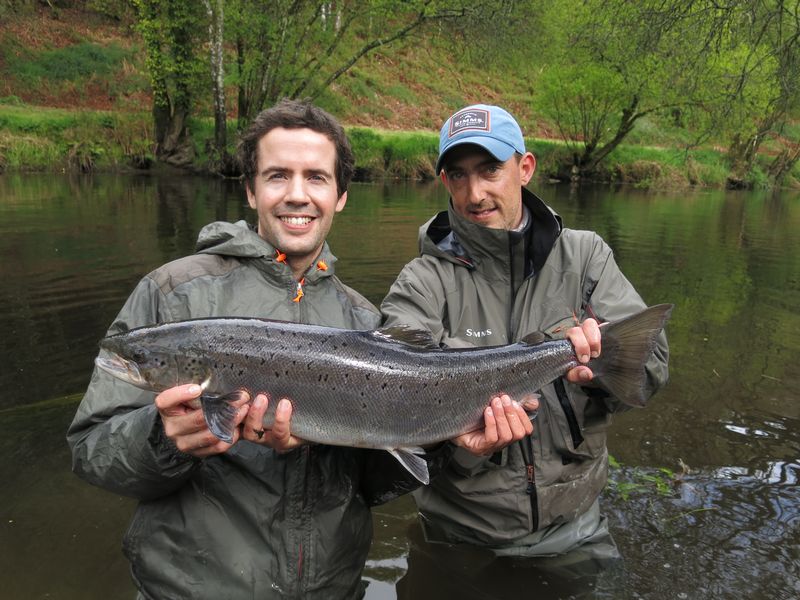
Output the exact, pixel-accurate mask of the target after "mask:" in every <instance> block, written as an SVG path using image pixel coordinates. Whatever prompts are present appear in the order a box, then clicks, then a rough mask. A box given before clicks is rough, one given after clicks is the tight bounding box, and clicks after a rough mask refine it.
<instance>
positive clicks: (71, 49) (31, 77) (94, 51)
mask: <svg viewBox="0 0 800 600" xmlns="http://www.w3.org/2000/svg"><path fill="white" fill-rule="evenodd" d="M0 51H2V54H3V59H4V61H5V63H6V68H7V69H8V73H9V74H10V75H11V76H13V77H15V78H16V79H17V80H18V81H19V82H20V83H23V84H29V85H34V84H36V83H38V82H40V81H42V80H44V81H53V82H61V81H78V80H82V79H87V78H90V77H92V76H103V75H108V74H110V73H112V72H113V71H115V70H116V69H117V67H118V66H119V65H120V64H121V63H122V61H123V60H125V59H126V58H129V57H130V56H131V52H130V51H129V50H126V49H124V48H121V47H120V46H117V45H116V44H110V45H108V46H101V45H98V44H92V43H90V42H82V43H80V44H76V45H73V46H66V47H64V48H55V49H52V50H41V51H31V50H24V49H23V50H20V49H18V47H16V46H12V44H11V43H10V42H8V41H7V42H6V43H4V44H3V46H2V48H0Z"/></svg>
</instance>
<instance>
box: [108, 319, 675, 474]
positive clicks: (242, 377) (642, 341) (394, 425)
mask: <svg viewBox="0 0 800 600" xmlns="http://www.w3.org/2000/svg"><path fill="white" fill-rule="evenodd" d="M671 308H672V307H671V305H658V306H654V307H651V308H648V309H645V310H644V311H642V312H640V313H638V314H636V315H633V316H632V317H628V318H627V319H624V320H621V321H618V322H616V323H611V324H608V325H606V326H604V327H603V329H602V336H603V339H602V345H603V349H602V354H601V356H600V357H599V358H598V359H594V360H593V361H591V362H590V363H589V366H590V367H591V368H592V369H593V371H595V373H596V374H597V375H598V379H599V381H600V383H601V384H604V385H605V387H607V388H608V390H609V391H610V392H611V393H612V394H614V395H615V396H617V397H618V398H620V399H621V400H622V401H624V402H627V403H629V404H633V405H638V404H642V403H643V402H644V398H643V397H642V394H643V389H644V384H645V379H646V376H645V372H644V368H643V367H644V362H645V361H646V360H647V358H648V357H649V355H650V353H651V352H652V351H653V349H654V347H655V340H656V337H657V336H658V334H659V333H660V331H661V330H662V328H663V327H664V324H665V323H666V320H667V318H668V317H669V314H670V311H671ZM535 342H536V343H535ZM101 349H102V350H103V353H101V356H100V357H98V359H97V364H98V366H100V367H101V368H102V369H104V370H106V371H108V372H109V373H111V374H112V375H114V376H115V377H118V378H120V379H124V380H125V381H128V382H129V383H132V384H134V385H137V386H139V387H142V388H145V389H149V390H153V391H155V392H158V391H162V390H164V389H167V388H170V387H173V386H175V385H180V384H185V383H198V384H201V385H202V386H203V388H204V393H203V396H202V398H201V402H202V406H203V411H204V415H205V418H206V422H207V423H208V426H209V429H210V430H211V431H212V432H213V433H214V434H215V435H217V437H219V438H220V439H222V440H225V441H231V440H232V435H233V427H234V416H235V414H236V411H235V410H234V409H232V408H231V407H230V401H232V400H233V399H235V398H236V397H238V390H241V389H244V390H247V391H248V392H249V393H250V396H251V398H254V397H255V395H256V394H257V393H259V392H264V393H266V394H267V395H268V397H269V398H270V400H271V401H270V403H269V407H268V410H267V413H266V415H265V417H264V427H266V428H268V427H270V426H271V425H272V423H273V422H274V416H275V407H276V405H277V400H278V399H281V398H288V399H290V400H291V402H292V405H293V412H292V433H293V435H296V436H298V437H300V438H303V439H306V440H308V441H312V442H318V443H324V444H333V445H343V446H355V447H365V448H379V449H385V450H388V451H391V452H393V453H394V454H395V455H396V456H398V459H399V460H401V462H403V464H404V465H405V466H406V467H407V468H409V469H410V470H412V472H414V473H415V475H418V476H420V475H422V477H421V478H423V477H426V476H427V471H426V469H425V473H418V472H417V470H418V469H420V468H421V465H419V462H422V463H423V465H424V461H422V460H421V459H415V458H414V457H413V455H414V454H415V453H417V454H418V453H419V450H418V447H420V446H425V445H430V444H435V443H437V442H441V441H444V440H448V439H452V438H453V437H455V436H457V435H460V434H463V433H466V432H469V431H473V430H475V429H477V428H479V427H482V424H483V411H484V409H485V408H486V406H488V403H489V400H490V398H491V397H492V396H494V395H496V394H498V393H500V392H504V393H508V394H509V395H510V396H511V397H512V398H516V399H521V398H523V397H525V396H529V395H531V394H533V393H535V392H536V391H537V390H539V389H540V388H542V387H543V386H544V385H546V384H547V383H549V382H550V381H552V380H554V379H556V378H557V377H560V376H562V375H564V374H565V373H566V372H567V371H568V370H569V369H571V368H573V367H575V366H577V365H578V361H577V359H576V357H575V354H574V352H573V349H572V345H571V344H570V343H569V342H568V341H565V340H557V341H543V342H541V340H540V338H537V337H535V336H534V337H528V338H526V340H525V341H523V342H521V343H517V344H510V345H507V346H497V347H489V348H474V349H441V348H439V347H438V346H436V345H434V344H433V343H432V340H431V339H430V336H428V335H427V334H425V333H423V332H418V331H414V330H409V329H406V328H392V329H389V330H376V331H354V330H346V329H335V328H330V327H321V326H314V325H300V324H296V323H287V322H282V321H270V320H262V319H241V318H212V319H195V320H188V321H179V322H174V323H166V324H162V325H156V326H153V327H144V328H139V329H134V330H131V331H129V332H127V333H124V334H120V335H116V336H110V337H107V338H105V339H104V340H102V342H101ZM409 461H410V462H411V463H414V464H412V465H410V464H408V463H409Z"/></svg>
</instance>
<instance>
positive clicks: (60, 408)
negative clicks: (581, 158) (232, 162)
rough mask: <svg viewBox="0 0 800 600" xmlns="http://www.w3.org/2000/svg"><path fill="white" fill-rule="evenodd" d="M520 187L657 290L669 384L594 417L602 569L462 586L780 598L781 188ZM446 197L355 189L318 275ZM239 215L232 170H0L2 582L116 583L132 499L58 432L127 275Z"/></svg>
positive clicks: (793, 416) (797, 427) (29, 591)
mask: <svg viewBox="0 0 800 600" xmlns="http://www.w3.org/2000/svg"><path fill="white" fill-rule="evenodd" d="M534 188H535V191H537V192H538V193H539V194H540V195H541V196H542V197H543V198H544V199H545V200H546V201H547V202H548V203H550V204H551V205H552V206H553V207H554V208H555V209H556V210H557V211H558V212H559V213H560V214H561V215H562V217H563V218H564V221H565V223H566V224H567V225H568V226H570V227H573V228H581V229H594V230H595V231H597V232H598V233H599V234H600V235H602V236H603V237H604V238H605V239H606V241H608V242H609V244H610V245H611V246H612V247H613V249H614V251H615V254H616V257H617V261H618V262H619V264H620V266H621V267H622V269H623V271H624V272H625V273H626V275H627V276H628V278H629V279H630V280H631V281H632V282H633V284H634V285H635V287H636V288H637V289H638V290H639V292H640V293H641V295H642V296H643V297H644V299H645V300H646V301H647V302H648V303H650V304H655V303H660V302H672V303H674V304H675V305H676V306H675V310H674V313H673V318H672V320H671V322H670V324H669V326H668V335H669V340H670V350H671V377H672V380H671V382H670V384H669V386H668V387H667V388H666V389H664V390H662V391H661V392H660V393H659V394H658V395H657V396H656V398H655V399H654V400H653V402H652V404H651V405H650V406H649V407H648V408H646V409H644V410H636V411H632V412H629V413H626V414H623V415H621V416H619V417H618V418H617V420H616V422H615V424H614V426H613V429H612V432H611V434H610V439H609V449H610V452H611V454H612V455H613V457H614V465H613V468H612V470H611V473H612V474H611V480H610V483H609V486H608V488H607V491H606V493H605V494H604V495H603V498H602V504H601V505H602V508H603V511H604V512H605V514H607V515H608V517H609V520H610V523H611V528H612V531H613V534H614V537H615V539H616V540H617V543H618V545H619V546H620V549H621V551H622V553H623V555H624V556H625V561H624V565H623V567H622V568H621V570H618V571H617V572H614V573H613V576H612V575H610V574H603V575H601V576H600V577H598V578H594V579H591V580H584V579H580V580H577V578H575V580H572V578H571V577H570V576H569V575H565V576H563V577H560V578H559V577H554V576H552V575H550V574H547V573H543V572H539V571H537V570H535V569H523V570H519V569H517V570H516V571H515V572H511V573H507V574H506V575H504V577H508V578H509V579H516V580H518V581H517V582H516V583H514V582H512V583H508V582H505V583H503V584H502V585H501V584H497V583H492V584H491V585H487V586H486V589H481V590H474V594H472V595H470V593H469V592H467V593H464V594H463V595H462V596H460V597H462V598H464V597H475V598H493V597H496V598H506V597H510V595H509V594H511V593H512V592H510V591H509V590H512V589H517V588H515V587H514V586H515V585H517V586H518V584H519V583H520V582H522V584H523V585H524V589H525V591H526V592H527V593H528V594H529V596H528V597H536V598H544V599H550V598H561V597H598V598H599V597H602V598H797V597H800V491H799V490H800V487H798V477H799V476H800V403H798V396H799V395H800V394H798V391H797V390H798V387H799V386H800V361H798V353H799V352H800V341H798V337H799V335H800V196H798V194H797V193H792V192H782V193H778V194H771V193H767V192H763V193H762V192H749V193H745V192H723V191H693V192H670V193H656V192H645V191H639V190H632V189H612V188H609V187H601V188H586V187H584V188H580V189H570V188H569V187H561V186H549V185H547V184H544V183H538V184H536V185H535V186H534ZM445 204H446V197H445V195H444V194H443V192H442V189H441V187H440V186H438V185H436V184H415V183H403V182H397V183H396V182H392V183H377V184H354V185H353V187H352V189H351V191H350V195H349V201H348V204H347V207H346V209H345V210H344V212H343V213H341V215H339V216H338V217H337V220H336V222H335V225H334V229H333V232H332V234H331V236H330V238H329V241H330V243H331V246H332V248H333V250H334V252H335V253H336V254H337V255H338V257H339V259H340V261H339V263H338V264H337V273H338V274H339V275H340V276H341V277H342V279H344V281H345V282H347V283H348V284H350V285H352V286H353V287H355V288H356V289H358V290H359V291H361V292H362V293H364V294H365V295H366V296H367V297H368V298H369V299H370V300H372V301H373V302H375V303H379V302H380V300H381V298H382V297H383V295H384V294H385V292H386V290H387V289H388V286H389V285H390V284H391V282H392V279H393V277H394V276H395V275H396V273H397V272H398V271H399V269H400V268H401V267H402V266H403V265H404V264H405V263H406V262H407V261H408V260H410V259H411V258H412V257H414V256H415V254H416V251H417V242H416V236H417V228H418V225H419V224H421V223H422V222H423V221H425V220H426V219H427V218H428V217H429V216H430V215H432V214H433V213H434V212H435V211H437V210H440V209H441V208H443V207H444V206H445ZM242 218H246V219H250V220H252V214H251V211H250V210H249V208H247V206H246V202H245V201H244V195H243V192H242V190H241V189H240V187H239V185H238V184H237V183H235V182H226V181H220V180H215V179H206V178H199V177H177V178H175V177H172V178H166V177H160V178H156V177H139V176H112V175H95V176H93V177H90V178H73V177H69V176H66V175H64V176H54V175H15V174H11V175H9V174H7V175H3V176H2V177H0V390H2V393H0V451H1V453H0V590H2V591H0V597H2V598H4V599H9V600H18V599H19V600H23V599H25V600H27V599H31V598H58V599H87V600H94V599H97V600H99V599H109V598H132V597H133V586H132V584H131V583H130V578H129V576H128V572H127V563H126V561H125V559H124V558H123V557H122V555H121V551H120V541H121V538H122V535H123V533H124V530H125V527H126V525H127V522H128V519H129V517H130V514H131V511H132V509H133V506H134V504H133V502H132V501H131V500H129V499H127V498H122V497H119V496H116V495H113V494H110V493H108V492H104V491H102V490H98V489H95V488H92V487H91V486H89V485H88V484H85V483H83V482H82V481H80V480H79V479H77V478H76V477H75V476H74V475H72V474H71V472H70V469H69V453H68V450H67V447H66V443H65V441H64V433H65V430H66V428H67V425H68V423H69V421H70V420H71V418H72V415H73V414H74V411H75V407H76V405H77V402H78V400H79V398H80V392H81V391H82V390H83V389H84V387H85V386H86V383H87V381H88V377H89V374H90V372H91V367H92V359H93V357H94V355H95V353H96V348H97V341H98V340H99V339H100V338H101V337H102V336H103V334H104V332H105V330H106V328H107V327H108V325H109V323H110V322H111V320H112V319H113V317H114V315H115V314H116V312H117V310H118V309H119V307H120V306H121V304H122V302H123V301H124V299H125V297H126V296H127V294H128V293H129V292H130V290H131V289H132V288H133V286H134V285H135V283H136V282H137V281H138V279H139V278H140V277H141V276H142V275H143V274H145V273H147V272H148V271H149V270H151V269H152V268H154V267H156V266H158V265H160V264H162V263H164V262H166V261H168V260H171V259H173V258H176V257H179V256H182V255H185V254H188V253H191V252H192V249H193V245H194V241H195V239H196V235H197V232H198V231H199V229H200V228H201V227H202V226H203V225H205V224H206V223H208V222H210V221H213V220H219V219H222V220H230V221H235V220H238V219H242ZM374 521H375V539H374V544H373V549H372V552H371V554H370V558H369V561H368V564H367V568H366V571H365V577H366V578H367V579H368V581H369V582H370V583H369V586H368V588H367V598H372V599H379V598H380V599H389V598H394V597H395V583H396V581H397V580H398V579H399V578H400V577H401V576H402V575H403V574H404V572H405V571H406V568H407V557H408V548H409V542H408V539H409V538H408V531H409V527H410V526H411V525H412V524H413V523H414V521H415V511H414V505H413V501H412V500H411V499H410V498H409V497H405V498H401V499H399V500H396V501H394V502H392V503H389V504H388V505H385V506H382V507H379V508H377V509H376V510H375V511H374ZM472 567H473V566H472V565H470V564H468V563H465V564H464V565H463V568H464V569H471V568H472ZM506 584H507V585H506ZM415 597H416V598H420V599H424V598H426V597H430V598H434V597H442V596H441V595H437V594H436V593H434V592H433V591H431V592H430V593H429V594H427V595H426V594H425V592H424V591H422V592H418V593H417V595H416V596H415Z"/></svg>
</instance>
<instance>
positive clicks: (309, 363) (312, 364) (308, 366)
mask: <svg viewBox="0 0 800 600" xmlns="http://www.w3.org/2000/svg"><path fill="white" fill-rule="evenodd" d="M313 366H314V361H313V360H310V361H308V362H307V363H306V369H307V370H308V371H310V370H311V367H313Z"/></svg>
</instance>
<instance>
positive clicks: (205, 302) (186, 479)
mask: <svg viewBox="0 0 800 600" xmlns="http://www.w3.org/2000/svg"><path fill="white" fill-rule="evenodd" d="M275 256H276V252H275V249H274V248H273V247H272V246H270V245H269V244H268V243H266V242H265V241H264V240H262V239H261V238H260V237H259V236H258V235H257V234H256V233H255V232H254V231H252V230H250V229H249V228H248V227H247V225H246V224H245V223H244V222H243V221H242V222H239V223H237V224H235V225H233V224H230V223H213V224H211V225H209V226H207V227H206V228H204V230H203V231H202V232H201V234H200V239H199V241H198V253H197V254H195V255H193V256H190V257H186V258H183V259H179V260H177V261H174V262H172V263H169V264H167V265H165V266H163V267H161V268H159V269H157V270H155V271H153V272H152V273H150V274H149V275H148V276H146V277H145V278H144V279H142V281H141V282H140V283H139V285H138V286H137V287H136V289H135V290H134V291H133V293H132V294H131V296H130V297H129V298H128V300H127V302H126V303H125V306H124V307H123V308H122V310H121V312H120V313H119V315H118V316H117V318H116V320H115V321H114V323H113V324H112V326H111V328H110V330H109V333H110V334H111V333H118V332H123V331H126V330H128V329H131V328H133V327H139V326H143V325H150V324H154V323H161V322H166V321H176V320H180V319H188V318H196V317H213V316H247V317H263V318H271V319H281V320H287V321H295V322H300V323H309V324H317V325H327V326H333V327H343V328H351V329H371V328H374V327H375V326H376V325H377V323H378V320H379V316H378V314H377V310H376V309H375V308H374V307H373V306H372V305H371V304H370V303H369V302H367V301H366V300H365V299H364V298H363V297H361V296H360V295H359V294H357V293H355V292H354V291H353V290H351V289H350V288H348V287H346V286H345V285H343V284H342V283H341V281H339V279H338V278H336V277H335V276H334V268H333V267H334V262H335V260H336V259H335V257H334V256H333V255H332V254H330V251H329V249H328V247H327V244H326V245H325V247H324V248H323V251H322V254H321V256H320V258H321V259H323V260H324V261H325V262H326V264H327V270H322V269H320V268H318V267H317V266H312V268H311V269H310V270H309V272H308V274H307V275H306V277H305V284H304V287H303V291H304V294H305V295H304V296H303V298H302V300H301V301H300V302H293V298H294V297H295V296H296V292H297V283H296V282H295V281H294V279H293V278H292V273H291V269H290V268H289V267H288V266H287V265H286V264H285V263H281V262H278V261H276V260H275ZM153 399H154V394H152V393H150V392H144V391H142V390H139V389H137V388H135V387H133V386H131V385H128V384H126V383H124V382H120V381H118V380H116V379H114V378H112V377H110V376H108V375H107V374H105V373H103V372H101V371H99V370H97V369H95V372H94V373H93V375H92V380H91V383H90V385H89V388H88V390H87V392H86V395H85V396H84V398H83V400H82V402H81V404H80V406H79V408H78V411H77V414H76V416H75V419H74V421H73V423H72V425H71V426H70V428H69V432H68V434H67V439H68V442H69V444H70V446H71V448H72V457H73V470H74V471H75V473H77V474H78V475H79V476H80V477H82V478H83V479H85V480H87V481H88V482H90V483H92V484H94V485H97V486H99V487H102V488H105V489H107V490H110V491H112V492H115V493H119V494H123V495H126V496H132V497H134V498H137V499H138V500H139V501H140V502H139V505H138V507H137V509H136V513H135V515H134V517H133V521H132V523H131V525H130V529H129V530H128V533H127V534H126V536H125V540H124V543H123V548H124V552H125V555H126V556H127V557H128V559H129V560H130V562H131V571H132V574H133V578H134V580H135V583H136V586H137V587H138V588H139V590H140V593H141V594H142V595H143V596H144V597H146V598H152V599H164V598H170V599H173V598H186V599H189V598H191V599H195V600H196V599H199V598H208V599H212V598H213V599H215V600H220V599H224V598H231V599H241V598H259V599H261V598H287V597H290V598H324V599H326V600H327V599H331V598H358V597H361V596H362V595H363V586H362V584H361V580H360V576H361V572H362V569H363V566H364V562H365V560H366V557H367V552H368V550H369V545H370V540H371V536H372V521H371V517H370V510H369V507H370V506H372V505H375V504H379V503H382V502H386V501H388V500H390V499H392V498H394V497H396V496H399V495H400V494H402V493H405V492H407V491H409V490H411V489H414V488H416V487H417V486H418V485H419V484H418V483H417V482H416V480H415V479H414V478H413V477H411V476H410V475H409V474H408V473H406V471H405V470H403V469H402V468H401V467H400V466H399V464H398V463H397V461H396V460H395V459H394V458H392V457H391V456H390V455H389V454H388V453H386V452H383V451H376V450H359V449H352V448H343V447H334V446H324V445H313V446H304V447H301V448H299V449H297V450H294V451H292V452H289V453H287V454H283V455H279V454H277V453H275V452H273V451H272V450H271V449H269V448H266V447H263V446H259V445H256V444H252V443H250V442H247V441H240V442H238V443H237V444H235V445H234V446H233V447H232V448H231V449H230V450H229V451H228V452H227V453H225V454H221V455H217V456H214V457H211V458H206V459H204V460H197V459H194V458H192V457H190V456H189V455H186V454H182V453H180V452H178V451H177V449H176V448H175V447H174V445H173V444H172V443H171V441H170V440H169V439H168V438H166V437H165V435H164V432H163V426H162V425H161V421H160V418H159V416H158V412H157V411H156V409H155V406H154V404H153ZM443 455H444V452H442V453H440V459H442V460H443V459H444V458H443ZM429 467H430V468H431V469H432V471H433V472H435V467H436V465H433V464H430V465H429Z"/></svg>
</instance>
